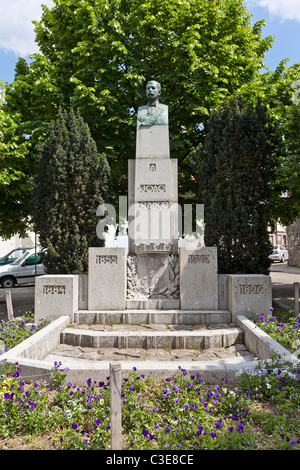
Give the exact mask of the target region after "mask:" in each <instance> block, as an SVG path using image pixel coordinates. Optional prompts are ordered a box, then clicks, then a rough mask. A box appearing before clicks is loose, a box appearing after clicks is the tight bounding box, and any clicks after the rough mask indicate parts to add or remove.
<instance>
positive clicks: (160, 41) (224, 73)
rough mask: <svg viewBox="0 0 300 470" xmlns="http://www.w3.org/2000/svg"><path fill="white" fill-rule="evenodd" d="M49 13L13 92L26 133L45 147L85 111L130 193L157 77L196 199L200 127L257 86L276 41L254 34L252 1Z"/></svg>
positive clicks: (165, 0) (138, 0) (85, 7)
mask: <svg viewBox="0 0 300 470" xmlns="http://www.w3.org/2000/svg"><path fill="white" fill-rule="evenodd" d="M43 8H44V10H43V16H42V19H41V21H40V22H38V23H36V28H35V30H36V41H37V43H38V45H39V48H40V51H41V53H40V54H35V55H34V56H33V61H32V63H31V64H30V67H29V69H28V70H25V68H24V64H19V70H18V74H17V75H16V80H15V82H14V83H13V84H12V86H11V87H10V88H9V89H8V101H9V106H10V107H11V109H13V110H18V111H20V110H21V113H22V114H23V115H24V119H23V121H22V123H23V124H22V125H23V126H26V129H27V131H26V132H27V133H28V134H29V135H31V136H32V139H38V138H39V137H40V135H42V133H43V126H44V124H45V122H49V120H50V119H51V118H53V117H54V115H55V114H56V112H57V108H58V106H59V105H61V106H62V108H63V109H70V108H72V107H73V108H75V109H80V112H81V116H82V117H83V119H84V120H85V122H87V123H88V125H89V128H90V130H91V134H92V137H93V139H94V140H95V141H96V144H97V147H98V149H99V151H101V152H107V151H108V152H109V154H110V155H111V160H110V165H111V168H112V169H113V175H114V186H113V187H114V192H115V194H116V195H117V194H126V191H127V161H128V159H129V158H134V155H135V132H136V113H137V109H138V106H139V105H141V104H143V103H144V102H145V85H146V82H147V81H148V80H149V79H156V80H158V81H159V82H160V83H161V84H162V101H163V102H165V103H166V104H168V105H169V122H170V138H171V152H172V155H174V156H175V157H176V158H178V159H179V162H180V174H179V177H180V188H182V190H181V193H184V192H187V191H188V190H189V182H190V184H191V185H192V180H191V179H190V177H189V176H190V175H189V167H188V165H187V160H186V159H187V158H188V155H189V153H190V150H191V148H192V147H196V146H197V145H198V144H199V143H200V142H201V139H202V133H201V132H200V131H199V126H202V124H203V123H204V122H206V120H207V118H208V116H209V113H210V110H211V109H212V108H214V107H216V106H218V105H219V104H221V103H222V101H223V100H224V98H225V97H226V96H230V95H231V94H232V93H233V92H234V91H235V90H237V89H242V88H243V86H244V85H245V84H247V83H253V82H255V80H257V77H258V75H259V70H260V69H261V67H262V66H263V60H264V54H265V52H266V51H267V50H268V48H269V47H270V45H271V43H272V38H270V37H266V38H263V37H262V26H263V22H262V21H260V22H258V23H256V24H255V25H254V26H252V24H251V15H250V13H249V12H248V11H247V9H246V7H245V6H244V3H243V1H242V0H211V1H209V2H204V1H202V0H160V1H158V0H155V1H150V0H130V1H129V0H104V1H101V2H99V1H96V0H81V1H80V2H78V0H54V7H53V8H52V9H49V8H47V7H43ZM20 69H21V70H20ZM183 131H184V132H183ZM187 174H188V177H187ZM191 189H193V188H191Z"/></svg>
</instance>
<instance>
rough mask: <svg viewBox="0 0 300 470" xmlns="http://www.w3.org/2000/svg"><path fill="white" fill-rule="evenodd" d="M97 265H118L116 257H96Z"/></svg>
mask: <svg viewBox="0 0 300 470" xmlns="http://www.w3.org/2000/svg"><path fill="white" fill-rule="evenodd" d="M96 264H118V257H117V256H116V255H96Z"/></svg>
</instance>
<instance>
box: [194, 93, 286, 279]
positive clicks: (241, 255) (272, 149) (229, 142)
mask: <svg viewBox="0 0 300 470" xmlns="http://www.w3.org/2000/svg"><path fill="white" fill-rule="evenodd" d="M279 148H280V135H279V134H278V131H277V129H276V126H275V125H274V123H273V122H272V120H271V118H270V117H269V116H268V112H267V109H266V107H265V106H264V105H263V104H262V103H261V102H260V100H259V101H258V103H257V104H256V105H255V106H250V105H249V106H248V107H245V106H244V105H243V103H242V101H241V100H240V99H236V98H232V99H231V100H230V101H229V102H225V103H224V104H223V106H222V107H221V108H219V109H218V110H216V111H215V112H214V113H212V115H211V117H210V120H209V132H208V134H207V136H206V139H205V146H204V147H199V148H198V149H197V151H195V152H194V155H193V158H194V161H195V162H196V165H198V183H199V202H201V203H203V204H204V214H205V242H206V244H207V245H208V246H217V248H218V257H219V272H221V273H247V274H251V273H253V274H254V273H256V274H257V273H261V274H267V273H268V270H269V266H270V261H269V259H268V255H269V254H270V248H271V245H270V241H269V234H268V229H267V227H268V223H269V220H270V199H271V195H272V189H273V188H272V185H273V183H274V181H275V179H276V168H277V166H278V164H279V155H278V149H279Z"/></svg>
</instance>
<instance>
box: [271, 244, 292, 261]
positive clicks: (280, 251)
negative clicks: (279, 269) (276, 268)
mask: <svg viewBox="0 0 300 470" xmlns="http://www.w3.org/2000/svg"><path fill="white" fill-rule="evenodd" d="M288 257H289V252H288V250H287V249H286V248H285V247H284V246H283V245H274V246H273V251H272V253H271V254H270V256H269V258H270V259H271V260H272V261H280V262H281V263H283V261H285V260H287V259H288Z"/></svg>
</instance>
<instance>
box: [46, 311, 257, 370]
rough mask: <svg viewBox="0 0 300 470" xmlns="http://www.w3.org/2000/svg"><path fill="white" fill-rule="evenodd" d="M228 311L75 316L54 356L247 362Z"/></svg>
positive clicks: (83, 313)
mask: <svg viewBox="0 0 300 470" xmlns="http://www.w3.org/2000/svg"><path fill="white" fill-rule="evenodd" d="M230 320H231V314H230V312H229V311H227V310H217V311H202V310H198V311H192V310H190V311H182V310H160V311H158V310H147V311H146V310H126V311H83V310H82V311H77V312H76V313H75V315H74V323H73V324H71V325H70V326H69V327H67V328H65V329H64V330H63V331H62V332H61V339H60V345H59V346H58V347H57V348H56V349H55V351H53V353H52V357H53V358H54V357H55V356H63V357H68V359H70V358H71V359H72V358H73V359H76V360H80V359H83V360H85V361H87V360H88V361H127V360H130V361H132V360H134V361H153V363H155V362H156V361H172V362H174V361H175V362H176V361H180V364H182V361H214V360H215V361H219V360H223V361H226V360H234V361H241V362H247V361H249V360H252V356H251V354H250V353H249V352H248V351H247V349H246V348H245V346H244V334H243V331H242V330H241V329H240V328H238V327H236V326H235V325H233V324H231V323H230Z"/></svg>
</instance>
